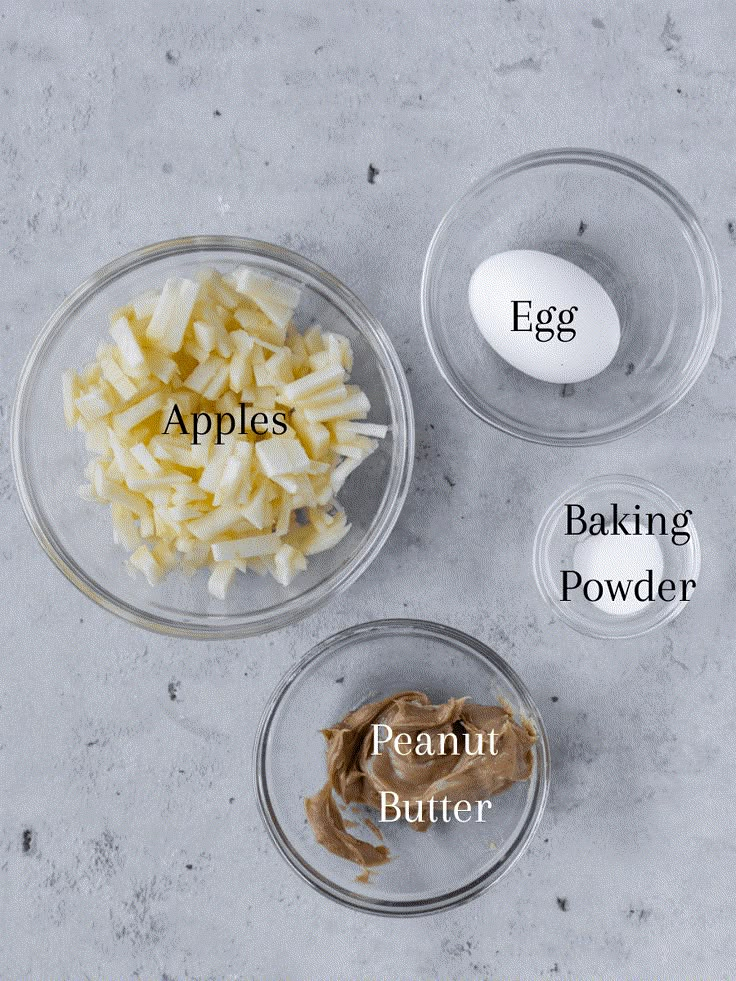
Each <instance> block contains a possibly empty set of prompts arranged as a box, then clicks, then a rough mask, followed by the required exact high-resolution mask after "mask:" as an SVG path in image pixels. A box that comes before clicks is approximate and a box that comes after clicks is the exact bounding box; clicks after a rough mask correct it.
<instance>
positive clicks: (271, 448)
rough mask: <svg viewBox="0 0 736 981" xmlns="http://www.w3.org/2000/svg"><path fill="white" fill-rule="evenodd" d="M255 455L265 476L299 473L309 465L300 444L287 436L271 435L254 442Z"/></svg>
mask: <svg viewBox="0 0 736 981" xmlns="http://www.w3.org/2000/svg"><path fill="white" fill-rule="evenodd" d="M256 456H257V457H258V462H259V464H260V465H261V469H262V470H263V472H264V474H265V475H266V476H267V477H275V476H280V475H281V474H294V473H301V472H302V471H304V470H306V469H307V467H308V466H309V457H308V456H307V454H306V453H305V452H304V447H303V446H302V444H301V443H300V442H299V440H297V439H292V438H291V437H288V436H272V437H271V439H264V440H261V442H260V443H256Z"/></svg>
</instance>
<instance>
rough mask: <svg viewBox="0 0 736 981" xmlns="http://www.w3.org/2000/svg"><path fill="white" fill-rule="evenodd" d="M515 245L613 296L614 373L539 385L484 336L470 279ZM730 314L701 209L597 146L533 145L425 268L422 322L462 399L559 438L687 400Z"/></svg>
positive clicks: (634, 421) (529, 434) (601, 434)
mask: <svg viewBox="0 0 736 981" xmlns="http://www.w3.org/2000/svg"><path fill="white" fill-rule="evenodd" d="M510 249H536V250H539V251H542V252H548V253H551V254H553V255H557V256H560V257H562V258H564V259H567V260H568V261H570V262H573V263H575V264H576V265H577V266H580V267H581V268H582V269H584V270H585V271H586V272H588V273H589V274H590V275H591V276H592V277H593V278H594V279H596V280H597V281H598V282H599V283H600V284H601V286H603V288H604V289H605V290H606V292H607V293H608V295H609V296H610V298H611V300H612V301H613V303H614V305H615V307H616V310H617V313H618V316H619V319H620V323H621V343H620V345H619V348H618V351H617V353H616V355H615V357H614V359H613V361H612V362H611V363H610V365H609V366H608V367H607V368H606V369H605V370H604V371H603V372H602V373H600V374H599V375H597V376H596V377H594V378H591V379H589V380H588V381H584V382H578V383H577V384H575V385H570V384H568V385H559V384H553V383H549V382H542V381H537V380H536V379H535V378H531V377H530V376H529V375H526V374H524V373H523V372H521V371H519V370H518V369H516V368H513V367H512V366H511V365H510V364H508V363H507V362H506V361H504V360H503V359H502V358H501V357H500V356H499V355H497V354H496V353H495V352H494V350H493V349H492V348H491V347H490V345H489V344H488V343H487V342H486V340H485V339H484V337H483V335H482V334H481V332H480V330H479V329H478V327H477V326H476V324H475V321H474V320H473V317H472V315H471V312H470V307H469V305H468V284H469V281H470V277H471V275H472V273H473V271H474V270H475V268H476V267H477V266H478V265H479V264H480V263H481V262H482V261H483V260H484V259H487V258H488V257H489V256H492V255H495V254H496V253H499V252H504V251H506V250H510ZM720 308H721V292H720V280H719V274H718V266H717V264H716V259H715V256H714V254H713V250H712V248H711V246H710V243H709V242H708V239H707V238H706V236H705V233H704V232H703V229H702V228H701V226H700V223H699V222H698V219H697V218H696V216H695V214H694V213H693V211H692V209H691V208H690V206H689V205H688V204H687V203H686V202H685V201H684V200H683V199H682V198H681V197H680V195H679V194H678V193H677V192H676V191H675V190H673V189H672V188H671V187H670V186H669V185H667V184H666V183H665V182H664V181H663V180H662V179H661V178H659V177H657V175H656V174H654V173H652V172H651V171H650V170H647V169H646V168H644V167H640V166H639V165H638V164H635V163H632V162H631V161H629V160H625V159H624V158H622V157H616V156H612V155H611V154H606V153H599V152H595V151H591V150H576V149H563V150H548V151H544V152H541V153H532V154H529V155H527V156H524V157H520V158H519V159H517V160H513V161H512V162H511V163H508V164H506V165H505V166H503V167H500V168H499V169H497V170H495V171H493V172H492V173H491V174H489V175H488V176H487V177H484V178H483V179H482V180H480V181H479V182H478V183H477V184H475V185H474V186H473V187H472V188H470V190H469V191H468V192H467V193H466V194H465V195H464V196H463V197H462V198H460V200H459V201H457V202H456V203H455V204H454V205H453V206H452V207H451V208H450V210H449V211H448V212H447V214H446V215H445V217H444V218H443V219H442V221H441V222H440V224H439V226H438V228H437V230H436V232H435V234H434V237H433V239H432V242H431V244H430V246H429V250H428V252H427V257H426V259H425V263H424V272H423V276H422V320H423V323H424V329H425V332H426V335H427V339H428V341H429V345H430V347H431V350H432V354H433V356H434V359H435V361H436V363H437V366H438V368H439V370H440V372H441V373H442V375H443V377H444V379H445V381H446V382H447V383H448V385H449V386H450V388H451V389H452V390H453V391H454V392H455V394H456V395H457V396H458V398H459V399H460V400H461V401H462V402H463V403H464V404H465V405H466V406H467V407H468V408H469V409H470V410H471V411H473V412H474V413H475V414H476V415H477V416H479V417H480V418H481V419H484V420H485V421H486V422H488V423H490V424H491V425H492V426H495V427H496V428H498V429H501V430H502V431H503V432H506V433H510V434H511V435H513V436H518V437H520V438H522V439H527V440H530V441H532V442H537V443H550V444H556V445H561V446H576V445H586V444H593V443H603V442H607V441H608V440H612V439H617V438H619V437H621V436H625V435H627V434H629V433H632V432H634V431H635V430H636V429H638V428H639V427H641V426H643V425H645V424H646V423H648V422H650V421H651V420H652V419H655V418H656V417H657V416H659V415H661V413H663V412H666V411H667V410H668V409H670V408H671V407H672V406H673V405H675V403H677V402H678V401H679V400H680V399H681V398H682V397H683V396H684V395H685V393H686V392H687V391H688V389H689V388H690V387H691V386H692V385H693V384H694V382H695V380H696V379H697V377H698V375H699V374H700V372H701V371H702V370H703V368H704V366H705V364H706V362H707V360H708V357H709V356H710V353H711V351H712V349H713V344H714V342H715V337H716V332H717V330H718V322H719V318H720Z"/></svg>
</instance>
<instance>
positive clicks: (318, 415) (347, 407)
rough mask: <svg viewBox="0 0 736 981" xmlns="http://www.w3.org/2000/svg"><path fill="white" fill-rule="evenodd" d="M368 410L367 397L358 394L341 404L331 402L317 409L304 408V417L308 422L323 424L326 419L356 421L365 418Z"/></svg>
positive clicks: (361, 393)
mask: <svg viewBox="0 0 736 981" xmlns="http://www.w3.org/2000/svg"><path fill="white" fill-rule="evenodd" d="M370 408H371V404H370V402H369V401H368V396H367V395H366V394H365V393H364V392H359V393H358V394H357V395H352V396H351V397H350V398H347V399H343V400H342V401H341V402H333V403H332V404H330V405H324V406H320V407H319V408H317V409H310V408H306V409H305V410H304V415H305V417H306V418H307V419H308V420H309V422H325V421H326V420H328V419H356V418H359V417H365V416H366V415H367V414H368V412H370Z"/></svg>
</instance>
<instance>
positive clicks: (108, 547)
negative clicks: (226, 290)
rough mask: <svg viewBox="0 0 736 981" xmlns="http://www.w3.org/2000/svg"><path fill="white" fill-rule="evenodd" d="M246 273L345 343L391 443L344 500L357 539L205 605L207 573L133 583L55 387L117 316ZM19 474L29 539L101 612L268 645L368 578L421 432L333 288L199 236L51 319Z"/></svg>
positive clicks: (127, 260) (20, 426)
mask: <svg viewBox="0 0 736 981" xmlns="http://www.w3.org/2000/svg"><path fill="white" fill-rule="evenodd" d="M242 264H247V265H249V266H251V267H252V268H254V269H257V270H259V271H261V272H262V273H265V274H267V275H276V276H277V277H280V278H281V279H285V280H287V281H288V282H291V283H294V284H295V285H297V286H300V287H301V288H302V290H303V292H302V299H301V302H300V304H299V307H298V308H297V311H296V315H295V319H296V321H297V324H298V325H299V326H301V327H306V326H308V325H309V324H310V323H312V322H314V321H318V322H319V323H320V324H321V325H322V326H323V327H324V329H326V330H330V331H336V332H338V333H341V334H344V335H345V336H346V337H348V338H349V340H350V342H351V344H352V346H353V352H354V356H355V363H354V369H353V372H352V380H353V381H354V382H355V383H356V384H358V385H360V386H361V387H362V389H363V390H364V391H365V392H366V394H367V395H368V397H369V399H370V401H371V406H372V409H371V413H370V419H371V420H372V421H375V422H380V423H388V424H390V427H391V430H390V433H389V434H388V435H387V436H386V438H385V439H384V440H381V441H380V442H379V446H378V448H377V449H376V451H375V452H374V453H373V454H372V455H371V456H370V457H368V458H367V460H365V461H364V462H363V464H362V465H361V467H360V472H359V473H358V474H355V475H353V476H352V477H351V478H349V479H348V481H347V482H346V484H345V486H344V488H343V490H342V491H341V493H340V501H341V503H342V505H343V506H344V508H345V511H346V513H347V516H348V521H350V523H351V525H352V528H351V530H350V532H349V533H348V534H347V535H346V536H345V537H344V538H343V539H342V541H341V542H340V543H339V544H338V545H337V546H336V547H335V548H333V549H330V550H328V551H326V552H322V553H321V554H319V555H315V556H313V557H312V558H311V559H310V562H309V567H308V569H307V570H306V571H305V572H302V573H300V574H299V575H298V576H296V577H295V579H294V581H293V583H292V584H291V585H290V586H288V587H283V586H281V585H279V584H278V583H277V582H276V581H275V580H273V579H271V577H270V576H267V577H263V578H261V577H258V576H256V575H254V574H251V573H248V574H247V575H240V574H239V575H238V576H236V578H235V580H234V581H233V584H232V586H231V588H230V591H229V592H228V595H227V599H226V600H225V601H219V600H216V599H213V598H212V597H211V596H210V595H209V593H208V592H207V583H206V570H200V571H199V572H198V573H197V574H196V575H195V576H194V577H193V578H192V579H190V580H187V579H185V578H184V576H182V575H181V574H178V573H172V574H170V575H169V576H167V577H166V579H165V580H164V581H163V582H162V583H161V584H160V585H159V586H156V587H151V586H149V585H148V583H147V582H146V581H145V579H144V578H143V576H137V577H135V578H132V577H131V576H130V575H129V574H128V572H127V571H126V567H125V559H126V553H125V552H124V550H123V549H121V548H120V547H119V546H117V545H115V544H114V543H113V538H112V522H111V520H110V514H109V509H108V508H105V507H101V506H100V505H99V504H96V503H90V502H86V501H84V500H82V499H81V498H80V497H79V495H78V493H77V490H78V487H79V486H80V484H82V483H84V475H83V470H84V466H85V463H86V461H87V452H86V449H85V446H84V440H83V439H82V437H81V435H80V434H79V433H76V432H69V431H68V430H67V429H66V426H65V424H64V416H63V412H62V396H61V390H62V389H61V378H62V373H63V372H64V370H65V369H67V368H75V369H80V368H81V367H82V366H83V365H84V364H85V363H87V362H88V361H90V360H91V359H93V358H94V354H95V350H96V348H97V346H98V345H99V344H100V343H101V342H102V341H104V340H105V339H106V337H107V322H108V316H109V313H110V311H111V310H113V309H114V308H115V307H118V306H121V305H123V304H124V303H127V302H129V301H130V299H131V298H133V297H135V296H136V295H138V294H139V293H142V292H143V291H144V290H146V289H149V288H150V287H161V286H162V285H163V282H164V280H165V279H166V277H167V276H172V275H176V276H187V275H194V274H195V273H196V272H197V270H198V269H199V268H201V267H202V266H214V267H216V268H217V269H219V270H220V271H222V272H228V271H230V270H232V269H234V268H235V267H236V266H239V265H242ZM12 431H13V435H12V452H13V467H14V470H15V477H16V481H17V484H18V489H19V493H20V499H21V503H22V505H23V509H24V511H25V514H26V517H27V518H28V521H29V523H30V525H31V528H32V529H33V531H34V532H35V534H36V537H37V538H38V540H39V541H40V543H41V545H42V546H43V547H44V549H45V550H46V552H47V554H48V555H49V557H50V558H51V559H52V560H53V561H54V563H55V564H56V565H57V566H58V567H59V568H60V569H61V571H62V572H63V573H64V574H65V575H66V576H67V577H68V578H69V579H70V580H71V582H73V583H74V585H75V586H77V587H78V588H79V589H81V590H82V592H83V593H85V595H87V596H89V597H90V598H91V599H93V600H95V601H96V602H97V603H99V604H100V605H101V606H103V607H105V608H106V609H108V610H111V611H112V612H113V613H117V614H118V615H119V616H122V617H123V618H125V619H126V620H130V621H131V622H133V623H136V624H138V625H139V626H141V627H146V628H148V629H150V630H154V631H158V632H160V633H166V634H171V635H174V636H180V637H190V638H203V639H219V638H231V637H246V636H252V635H256V634H261V633H265V632H266V631H268V630H274V629H276V628H279V627H284V626H287V625H288V624H291V623H294V622H295V621H296V620H299V619H300V618H301V617H304V616H306V615H307V614H309V613H311V612H312V611H313V610H315V609H317V608H318V607H320V606H321V605H322V604H324V603H326V602H327V601H328V600H329V599H331V598H332V597H334V596H337V595H338V594H339V593H341V592H342V591H343V590H344V589H346V588H347V587H348V586H349V585H350V584H351V583H352V582H354V581H355V580H356V579H357V578H358V576H360V575H361V573H363V572H364V571H365V569H366V568H367V567H368V565H370V563H371V562H372V561H373V559H374V558H375V557H376V555H377V554H378V552H379V551H380V549H381V547H382V546H383V544H384V542H385V541H386V539H387V537H388V535H389V533H390V531H391V529H392V528H393V526H394V524H395V522H396V519H397V518H398V516H399V512H400V511H401V507H402V505H403V503H404V500H405V498H406V493H407V490H408V487H409V480H410V477H411V470H412V465H413V460H414V419H413V412H412V406H411V397H410V395H409V389H408V386H407V383H406V377H405V375H404V372H403V369H402V367H401V364H400V362H399V359H398V357H397V355H396V352H395V350H394V348H393V346H392V344H391V342H390V340H389V339H388V337H387V335H386V334H385V332H384V330H383V328H382V327H381V325H380V324H379V323H378V321H377V320H376V319H375V317H373V316H372V314H370V313H369V311H368V310H367V309H366V308H365V307H364V306H363V304H362V303H361V302H360V301H359V300H358V299H357V298H356V297H355V296H354V295H353V294H352V293H351V292H350V291H349V290H348V289H347V288H346V287H345V286H343V284H342V283H340V282H339V281H338V280H337V279H335V277H334V276H331V275H330V274H329V273H327V272H325V271H324V270H323V269H320V267H319V266H316V265H315V264H314V263H312V262H310V261H309V260H307V259H304V258H302V257H301V256H299V255H297V254H296V253H294V252H289V251H288V250H286V249H282V248H279V247H278V246H275V245H268V244H266V243H264V242H257V241H253V240H250V239H244V238H234V237H229V236H202V237H197V238H182V239H177V240H174V241H171V242H162V243H160V244H157V245H150V246H147V247H146V248H142V249H138V250H137V251H136V252H131V253H130V254H129V255H125V256H123V257H122V258H120V259H117V260H116V261H115V262H112V263H110V264H109V265H107V266H105V267H104V268H103V269H101V270H100V271H99V272H97V273H96V274H95V275H94V276H92V277H91V278H90V279H88V280H87V281H86V282H85V283H83V284H82V285H81V286H80V287H79V288H78V289H77V290H76V291H75V292H74V293H72V295H71V296H69V297H68V298H67V299H66V300H65V301H64V302H63V303H62V305H61V306H60V307H59V309H58V310H57V311H56V312H55V313H54V315H53V316H52V317H51V319H50V320H49V322H48V323H47V325H46V327H45V328H44V330H43V331H42V333H41V335H40V336H39V337H38V339H37V340H36V342H35V344H34V345H33V348H32V350H31V352H30V354H29V356H28V359H27V361H26V364H25V366H24V368H23V371H22V373H21V378H20V383H19V387H18V393H17V396H16V400H15V406H14V411H13V423H12Z"/></svg>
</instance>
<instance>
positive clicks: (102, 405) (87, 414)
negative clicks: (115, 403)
mask: <svg viewBox="0 0 736 981" xmlns="http://www.w3.org/2000/svg"><path fill="white" fill-rule="evenodd" d="M74 404H75V405H76V408H77V411H78V412H79V415H81V416H82V417H83V418H84V419H86V420H87V422H96V421H97V420H98V419H102V418H103V417H104V416H107V415H109V414H110V413H111V412H112V405H110V403H109V402H108V401H107V399H106V398H105V397H104V396H103V395H102V393H101V392H100V390H99V389H98V388H90V389H89V390H88V391H87V392H85V393H84V395H80V396H79V398H78V399H77V400H76V402H75V403H74Z"/></svg>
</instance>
